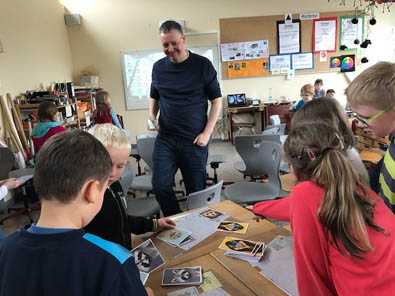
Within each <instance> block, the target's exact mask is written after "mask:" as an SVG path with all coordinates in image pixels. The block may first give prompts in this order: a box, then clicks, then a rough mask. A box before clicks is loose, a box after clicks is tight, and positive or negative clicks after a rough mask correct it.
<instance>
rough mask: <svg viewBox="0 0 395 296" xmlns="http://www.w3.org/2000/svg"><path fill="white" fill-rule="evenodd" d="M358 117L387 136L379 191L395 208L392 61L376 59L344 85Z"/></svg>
mask: <svg viewBox="0 0 395 296" xmlns="http://www.w3.org/2000/svg"><path fill="white" fill-rule="evenodd" d="M346 95H347V100H348V102H349V104H350V106H351V108H352V110H353V111H354V112H355V113H357V118H358V120H359V121H361V122H362V123H364V124H365V125H366V126H367V127H369V129H371V130H372V131H373V132H374V133H375V134H376V135H377V136H379V137H385V136H387V135H389V136H390V139H391V144H390V146H389V147H388V150H387V152H386V154H385V156H384V162H383V165H382V167H381V173H380V178H379V183H380V193H381V195H382V196H383V197H384V200H385V202H386V203H387V205H388V206H389V207H390V208H391V209H392V211H393V212H395V141H394V136H395V64H394V63H389V62H380V63H377V64H376V65H374V66H372V67H370V68H368V69H366V70H365V71H363V72H362V73H361V74H360V75H358V77H357V78H355V79H354V80H353V81H352V82H351V83H350V85H349V86H348V87H347V89H346Z"/></svg>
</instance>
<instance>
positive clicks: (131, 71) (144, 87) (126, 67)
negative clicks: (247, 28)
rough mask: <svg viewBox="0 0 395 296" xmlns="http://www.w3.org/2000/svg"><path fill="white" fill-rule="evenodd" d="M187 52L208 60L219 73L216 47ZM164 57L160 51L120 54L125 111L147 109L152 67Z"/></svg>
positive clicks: (193, 48)
mask: <svg viewBox="0 0 395 296" xmlns="http://www.w3.org/2000/svg"><path fill="white" fill-rule="evenodd" d="M189 50H190V51H191V52H194V53H196V54H199V55H202V56H204V57H206V58H208V59H209V60H210V61H211V63H212V64H213V65H214V68H215V70H216V71H217V73H219V71H218V69H219V55H218V47H217V46H206V47H192V48H189ZM164 56H165V55H164V53H163V52H162V50H160V49H152V50H140V51H139V50H136V51H130V52H122V53H121V63H122V75H123V87H124V95H125V105H126V109H127V110H138V109H148V99H149V97H150V86H151V74H152V66H153V65H154V63H155V62H156V61H157V60H159V59H161V58H163V57H164ZM218 75H219V74H218Z"/></svg>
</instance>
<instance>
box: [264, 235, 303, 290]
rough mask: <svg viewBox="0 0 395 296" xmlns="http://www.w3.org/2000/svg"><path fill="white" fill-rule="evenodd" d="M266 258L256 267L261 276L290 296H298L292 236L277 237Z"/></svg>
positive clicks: (272, 242)
mask: <svg viewBox="0 0 395 296" xmlns="http://www.w3.org/2000/svg"><path fill="white" fill-rule="evenodd" d="M266 252H267V253H265V256H264V258H263V260H262V261H261V262H259V263H258V264H257V265H256V266H257V267H259V268H260V269H261V274H262V275H263V276H265V277H266V278H267V279H269V280H271V281H272V282H273V283H274V284H275V285H276V286H278V287H279V288H280V289H281V290H283V291H284V292H285V293H287V294H288V295H292V296H296V295H298V289H297V284H296V272H295V264H294V259H293V251H292V237H291V236H286V237H285V236H277V237H276V238H275V239H273V240H272V241H271V242H270V243H269V244H268V247H267V250H266Z"/></svg>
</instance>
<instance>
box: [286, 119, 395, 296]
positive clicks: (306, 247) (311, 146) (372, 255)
mask: <svg viewBox="0 0 395 296" xmlns="http://www.w3.org/2000/svg"><path fill="white" fill-rule="evenodd" d="M284 150H285V154H286V157H287V159H288V161H289V162H290V164H291V166H292V168H293V170H294V173H295V175H296V177H297V179H298V181H299V183H298V184H297V185H296V186H295V187H294V189H293V190H292V192H291V193H290V196H289V217H290V221H291V227H292V236H293V248H294V257H295V259H294V260H295V266H296V274H297V281H298V289H299V294H300V295H314V296H317V295H325V296H326V295H358V296H361V295H370V296H371V295H392V294H393V293H394V291H395V268H394V266H395V216H394V215H393V214H392V213H391V211H390V210H389V209H388V208H387V207H386V206H385V204H384V202H383V200H382V199H381V198H380V197H379V196H377V195H376V194H375V193H374V192H373V191H372V190H370V189H369V188H368V186H367V185H366V184H365V182H364V181H363V179H362V178H361V177H360V175H359V174H358V173H357V172H356V171H355V169H354V168H353V166H352V165H351V162H350V160H349V159H348V158H347V155H346V153H345V151H344V141H343V137H342V136H341V135H340V134H339V132H338V130H337V129H334V128H333V127H331V126H328V125H325V124H322V123H319V124H317V123H316V124H314V125H313V124H306V125H303V126H299V127H296V128H294V129H292V131H291V133H290V134H289V136H288V138H287V140H286V142H285V145H284Z"/></svg>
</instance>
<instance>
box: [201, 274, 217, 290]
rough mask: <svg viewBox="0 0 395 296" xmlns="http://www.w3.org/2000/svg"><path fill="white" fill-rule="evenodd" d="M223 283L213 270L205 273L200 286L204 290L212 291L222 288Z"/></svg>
mask: <svg viewBox="0 0 395 296" xmlns="http://www.w3.org/2000/svg"><path fill="white" fill-rule="evenodd" d="M221 287H222V285H221V283H220V281H219V280H218V279H217V277H216V276H215V274H214V273H213V272H212V271H207V272H205V273H203V284H202V285H200V288H201V289H202V290H203V291H204V292H207V291H210V290H213V289H217V288H221Z"/></svg>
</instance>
